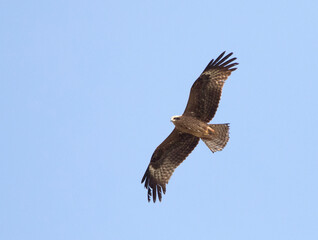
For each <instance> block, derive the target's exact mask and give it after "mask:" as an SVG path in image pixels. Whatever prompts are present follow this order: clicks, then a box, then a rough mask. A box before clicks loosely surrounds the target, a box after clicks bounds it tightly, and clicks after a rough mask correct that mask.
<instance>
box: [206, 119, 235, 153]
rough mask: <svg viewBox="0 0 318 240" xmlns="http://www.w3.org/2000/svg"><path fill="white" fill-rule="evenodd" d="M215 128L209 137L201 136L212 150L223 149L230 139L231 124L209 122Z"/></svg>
mask: <svg viewBox="0 0 318 240" xmlns="http://www.w3.org/2000/svg"><path fill="white" fill-rule="evenodd" d="M209 126H210V127H211V128H212V129H213V130H214V132H213V133H211V135H210V136H209V137H208V138H201V139H202V141H203V142H204V143H205V144H206V145H207V146H208V148H209V149H210V150H211V151H212V152H217V151H221V150H222V149H223V148H224V147H225V146H226V144H227V142H228V141H229V138H230V137H229V129H230V127H229V124H228V123H226V124H209Z"/></svg>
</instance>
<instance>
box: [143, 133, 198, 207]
mask: <svg viewBox="0 0 318 240" xmlns="http://www.w3.org/2000/svg"><path fill="white" fill-rule="evenodd" d="M199 140H200V139H199V138H197V137H195V136H193V135H191V134H187V133H183V132H180V131H178V130H177V129H174V130H173V131H172V132H171V134H170V135H169V136H168V137H167V138H166V139H165V140H164V141H163V142H162V143H161V144H160V145H159V146H158V147H157V148H156V150H155V151H154V153H153V154H152V157H151V161H150V163H149V166H148V168H147V170H146V172H145V175H144V176H143V178H142V180H141V183H143V182H145V188H147V189H148V201H150V199H151V196H152V199H153V201H154V202H155V201H156V196H157V193H158V198H159V201H161V198H162V192H163V193H166V184H167V183H168V181H169V179H170V177H171V175H172V173H173V172H174V170H175V169H176V168H177V167H178V166H179V165H180V163H182V162H183V161H184V160H185V159H186V157H187V156H188V155H189V154H190V153H191V152H192V150H193V149H194V148H195V147H196V145H197V144H198V142H199Z"/></svg>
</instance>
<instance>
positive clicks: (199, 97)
mask: <svg viewBox="0 0 318 240" xmlns="http://www.w3.org/2000/svg"><path fill="white" fill-rule="evenodd" d="M224 54H225V52H223V53H222V54H221V55H220V56H218V57H217V59H215V60H214V59H212V61H211V62H210V63H209V64H208V66H207V67H206V68H205V69H204V71H203V73H202V74H201V75H200V77H199V78H198V79H197V80H196V81H195V82H194V83H193V85H192V87H191V91H190V96H189V100H188V104H187V107H186V109H185V110H184V113H183V115H184V116H191V117H195V118H197V119H200V120H201V121H203V122H210V121H211V119H212V118H213V117H214V115H215V112H216V110H217V108H218V105H219V101H220V98H221V94H222V88H223V85H224V82H225V80H226V79H227V78H228V77H229V76H230V75H231V73H232V72H233V71H235V70H236V68H233V67H234V66H236V65H237V64H238V63H235V62H234V63H233V61H234V60H236V58H230V57H231V56H232V53H229V54H228V55H226V56H225V57H223V56H224ZM229 58H230V59H229Z"/></svg>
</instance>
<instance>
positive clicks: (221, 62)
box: [204, 51, 238, 71]
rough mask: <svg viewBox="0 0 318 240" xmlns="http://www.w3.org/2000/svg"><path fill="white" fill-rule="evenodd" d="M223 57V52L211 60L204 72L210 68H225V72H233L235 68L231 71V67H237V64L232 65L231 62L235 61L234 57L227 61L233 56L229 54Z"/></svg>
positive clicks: (231, 53)
mask: <svg viewBox="0 0 318 240" xmlns="http://www.w3.org/2000/svg"><path fill="white" fill-rule="evenodd" d="M224 55H225V51H224V52H222V53H221V54H220V55H219V56H218V57H217V58H216V59H215V60H214V59H212V60H211V61H210V62H209V64H208V65H207V66H206V68H205V69H204V71H205V70H208V69H212V68H218V67H222V68H226V69H227V70H230V71H235V70H236V68H235V69H234V70H233V69H231V67H233V66H235V65H238V63H232V62H233V61H235V60H236V57H235V58H231V59H229V60H227V59H228V58H229V57H231V56H232V55H233V52H230V53H229V54H227V55H226V56H225V57H223V56H224ZM226 60H227V61H226ZM230 63H232V64H230Z"/></svg>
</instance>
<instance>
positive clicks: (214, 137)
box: [141, 52, 238, 202]
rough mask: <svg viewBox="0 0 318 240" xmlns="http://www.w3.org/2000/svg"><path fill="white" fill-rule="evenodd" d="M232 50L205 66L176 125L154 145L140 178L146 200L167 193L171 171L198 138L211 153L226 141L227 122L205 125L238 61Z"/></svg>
mask: <svg viewBox="0 0 318 240" xmlns="http://www.w3.org/2000/svg"><path fill="white" fill-rule="evenodd" d="M232 54H233V53H229V54H228V55H226V56H225V57H224V55H225V52H223V53H222V54H221V55H220V56H218V57H217V58H216V59H215V60H214V59H212V61H211V62H209V64H208V65H207V66H206V68H205V69H204V71H203V72H202V73H201V75H200V76H199V78H198V79H197V80H196V81H195V82H194V84H193V85H192V87H191V91H190V96H189V100H188V104H187V106H186V108H185V110H184V113H183V114H182V115H181V116H173V117H172V118H171V121H172V122H173V124H174V125H175V128H174V130H173V131H172V132H171V134H170V135H169V136H168V137H167V138H166V139H165V140H164V141H163V142H162V143H161V144H160V145H159V146H158V147H157V148H156V150H155V151H154V153H153V155H152V157H151V160H150V163H149V166H148V168H147V170H146V172H145V174H144V176H143V178H142V180H141V183H143V182H145V188H146V189H147V190H148V193H147V195H148V201H150V200H151V197H152V199H153V201H154V202H155V201H156V198H157V195H158V198H159V201H161V199H162V193H166V184H167V183H168V181H169V179H170V177H171V176H172V173H173V172H174V170H175V169H176V168H177V167H178V166H179V165H180V163H182V162H183V161H184V160H185V159H186V157H187V156H188V155H189V154H190V153H191V152H192V150H193V149H194V148H195V147H196V146H197V144H198V143H199V140H200V139H201V140H203V142H204V143H205V144H206V145H207V146H208V148H209V149H210V150H211V151H212V152H216V151H220V150H222V149H223V148H224V147H225V145H226V143H227V142H228V140H229V126H228V124H208V122H210V121H211V119H212V118H213V117H214V115H215V113H216V110H217V108H218V105H219V101H220V98H221V94H222V88H223V85H224V82H225V80H226V79H227V78H228V77H229V76H230V75H231V73H232V72H233V71H235V70H236V68H233V67H234V66H236V65H238V63H233V62H234V61H235V60H236V58H230V57H231V56H232Z"/></svg>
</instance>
